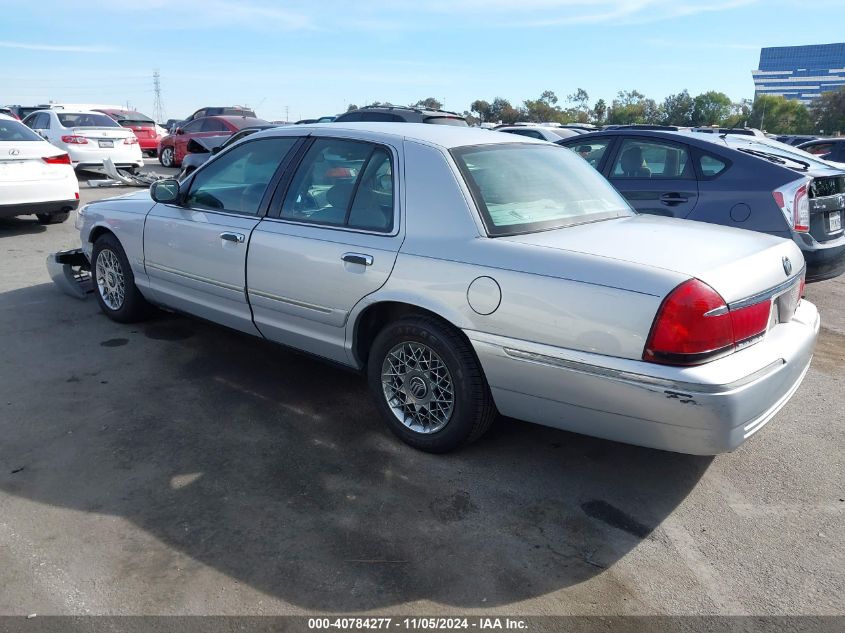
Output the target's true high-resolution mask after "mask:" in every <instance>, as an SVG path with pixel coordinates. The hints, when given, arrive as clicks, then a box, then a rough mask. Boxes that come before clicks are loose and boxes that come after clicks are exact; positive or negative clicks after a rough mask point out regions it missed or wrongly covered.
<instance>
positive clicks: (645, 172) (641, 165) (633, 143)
mask: <svg viewBox="0 0 845 633" xmlns="http://www.w3.org/2000/svg"><path fill="white" fill-rule="evenodd" d="M611 177H613V178H692V172H691V170H690V168H689V153H688V152H687V150H686V148H685V147H684V146H683V145H677V144H675V143H666V142H663V141H656V140H654V141H652V140H641V139H635V138H626V139H625V140H624V141H623V142H622V148H621V149H620V150H619V156H617V158H616V162H615V163H614V165H613V171H612V172H611Z"/></svg>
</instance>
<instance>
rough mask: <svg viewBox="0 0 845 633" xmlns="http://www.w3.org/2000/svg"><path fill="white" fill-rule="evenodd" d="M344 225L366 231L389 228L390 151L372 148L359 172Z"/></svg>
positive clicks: (390, 216) (391, 188)
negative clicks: (353, 197) (364, 165)
mask: <svg viewBox="0 0 845 633" xmlns="http://www.w3.org/2000/svg"><path fill="white" fill-rule="evenodd" d="M347 225H348V226H349V227H351V228H354V229H363V230H367V231H390V230H391V229H392V228H393V167H392V166H391V163H390V153H389V152H388V151H387V150H385V149H382V148H378V149H376V150H375V151H373V153H372V155H371V156H370V159H369V160H368V161H367V166H366V167H365V168H364V171H363V172H362V174H361V177H360V179H359V182H358V188H357V190H356V193H355V199H354V200H353V201H352V208H351V209H350V210H349V220H348V222H347Z"/></svg>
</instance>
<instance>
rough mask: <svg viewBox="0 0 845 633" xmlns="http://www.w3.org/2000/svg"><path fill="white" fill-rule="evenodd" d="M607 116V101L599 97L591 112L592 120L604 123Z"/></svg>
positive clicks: (595, 122)
mask: <svg viewBox="0 0 845 633" xmlns="http://www.w3.org/2000/svg"><path fill="white" fill-rule="evenodd" d="M606 117H607V103H605V101H604V99H599V100H598V101H596V104H595V105H594V106H593V109H592V111H591V112H590V120H591V122H592V123H593V124H594V125H604V123H605V118H606Z"/></svg>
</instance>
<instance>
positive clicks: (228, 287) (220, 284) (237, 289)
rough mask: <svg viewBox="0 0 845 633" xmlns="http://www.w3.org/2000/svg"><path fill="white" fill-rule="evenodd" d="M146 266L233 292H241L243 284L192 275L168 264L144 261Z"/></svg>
mask: <svg viewBox="0 0 845 633" xmlns="http://www.w3.org/2000/svg"><path fill="white" fill-rule="evenodd" d="M146 267H147V268H154V269H156V270H160V271H161V272H164V273H170V274H171V275H179V276H180V277H185V278H186V279H191V280H193V281H201V282H202V283H205V284H211V285H212V286H217V287H218V288H225V289H226V290H234V291H235V292H243V291H244V288H243V286H235V285H233V284H227V283H225V282H222V281H217V280H216V279H209V278H208V277H202V276H200V275H194V274H192V273H186V272H185V271H183V270H177V269H176V268H170V267H169V266H162V265H161V264H154V263H152V262H146Z"/></svg>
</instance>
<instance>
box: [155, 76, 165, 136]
mask: <svg viewBox="0 0 845 633" xmlns="http://www.w3.org/2000/svg"><path fill="white" fill-rule="evenodd" d="M153 93H154V94H155V102H154V103H153V116H154V117H155V120H156V123H161V122H162V121H164V104H163V103H162V101H161V75H159V73H158V70H154V71H153Z"/></svg>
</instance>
